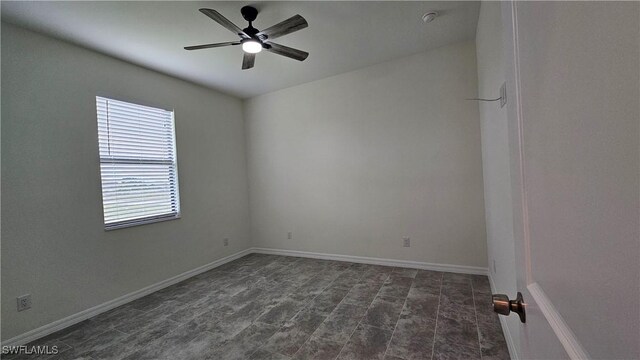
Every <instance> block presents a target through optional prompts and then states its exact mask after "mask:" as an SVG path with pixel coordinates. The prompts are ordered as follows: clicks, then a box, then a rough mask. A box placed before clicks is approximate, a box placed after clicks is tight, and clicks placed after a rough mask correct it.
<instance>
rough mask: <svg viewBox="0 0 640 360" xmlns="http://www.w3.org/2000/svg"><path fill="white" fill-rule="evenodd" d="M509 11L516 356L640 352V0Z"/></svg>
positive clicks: (505, 7)
mask: <svg viewBox="0 0 640 360" xmlns="http://www.w3.org/2000/svg"><path fill="white" fill-rule="evenodd" d="M502 18H503V23H504V42H503V43H504V49H505V52H506V58H505V59H506V63H507V74H506V78H507V97H508V99H507V106H508V110H507V111H508V124H509V125H508V126H509V147H510V150H509V151H510V162H511V166H510V168H511V174H512V175H511V176H512V189H513V196H512V199H513V209H514V210H513V212H514V213H513V215H514V216H513V218H514V232H515V245H516V246H515V251H516V264H517V270H516V272H517V286H518V291H519V292H521V293H522V295H523V301H524V303H525V304H526V305H525V306H524V307H525V310H526V322H525V323H522V324H521V326H520V329H519V333H518V334H511V335H512V336H517V337H518V340H519V351H518V352H517V354H513V355H514V356H517V357H519V358H521V359H588V358H594V359H595V358H599V359H638V358H640V349H639V347H640V345H639V344H640V330H639V323H640V313H639V311H640V310H639V309H640V291H639V286H640V285H639V284H640V277H639V276H640V275H639V274H640V245H639V230H638V228H639V218H640V212H639V208H640V205H639V204H640V181H639V177H640V176H639V173H640V141H639V138H640V132H639V131H640V60H639V57H640V55H639V54H640V51H639V50H640V49H639V44H640V38H639V37H640V3H638V2H629V3H622V2H506V3H503V4H502ZM508 295H509V297H510V298H512V299H513V298H515V296H516V294H508ZM511 316H516V315H511Z"/></svg>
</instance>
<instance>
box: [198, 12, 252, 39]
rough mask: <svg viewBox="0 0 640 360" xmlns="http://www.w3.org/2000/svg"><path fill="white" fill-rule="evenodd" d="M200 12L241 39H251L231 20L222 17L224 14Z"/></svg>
mask: <svg viewBox="0 0 640 360" xmlns="http://www.w3.org/2000/svg"><path fill="white" fill-rule="evenodd" d="M200 12H201V13H203V14H205V15H207V16H208V17H210V18H211V19H212V20H213V21H215V22H217V23H218V24H220V25H222V26H224V27H226V28H227V29H229V31H231V32H233V33H234V34H237V35H239V36H240V37H244V38H248V37H249V35H247V34H246V33H245V32H244V31H242V29H240V28H239V27H238V26H237V25H236V24H234V23H232V22H231V21H229V19H227V18H226V17H224V16H222V14H220V13H219V12H217V11H215V10H213V9H200Z"/></svg>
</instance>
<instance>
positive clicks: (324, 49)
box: [1, 1, 480, 98]
mask: <svg viewBox="0 0 640 360" xmlns="http://www.w3.org/2000/svg"><path fill="white" fill-rule="evenodd" d="M246 4H247V3H244V2H233V1H230V2H215V1H213V2H212V1H209V2H202V1H199V2H182V1H171V2H155V1H154V2H144V1H142V2H120V1H104V2H103V1H100V2H90V1H87V2H85V1H81V2H75V1H74V2H71V1H69V2H29V1H25V2H13V1H2V3H1V6H2V19H3V21H7V22H10V23H13V24H17V25H19V26H23V27H26V28H29V29H33V30H36V31H39V32H43V33H46V34H50V35H52V36H55V37H58V38H62V39H64V40H67V41H70V42H73V43H76V44H79V45H81V46H85V47H87V48H90V49H94V50H97V51H100V52H103V53H105V54H108V55H111V56H114V57H117V58H120V59H123V60H126V61H129V62H132V63H134V64H138V65H141V66H144V67H147V68H150V69H154V70H157V71H160V72H164V73H167V74H170V75H173V76H176V77H179V78H182V79H185V80H188V81H191V82H195V83H198V84H201V85H204V86H207V87H210V88H214V89H217V90H220V91H222V92H225V93H229V94H232V95H235V96H238V97H241V98H248V97H252V96H256V95H259V94H263V93H266V92H270V91H274V90H278V89H282V88H286V87H289V86H293V85H298V84H302V83H305V82H309V81H313V80H318V79H321V78H325V77H328V76H332V75H337V74H340V73H344V72H347V71H351V70H355V69H358V68H362V67H365V66H369V65H373V64H377V63H380V62H384V61H388V60H391V59H395V58H400V57H404V56H408V55H411V54H415V53H419V52H422V51H425V50H428V49H432V48H436V47H440V46H443V45H446V44H450V43H454V42H458V41H463V40H468V39H473V38H474V37H475V30H476V23H477V21H478V11H479V7H480V5H479V3H478V2H449V1H437V2H429V1H421V2H412V1H407V2H402V1H388V2H364V1H353V2H351V1H350V2H342V1H326V2H323V1H283V2H258V3H251V4H252V5H254V6H256V7H257V8H258V9H259V11H260V13H259V14H258V18H257V20H256V21H255V22H254V24H253V25H254V26H255V27H256V28H258V29H264V28H267V27H269V26H271V25H273V24H276V23H278V22H280V21H282V20H284V19H287V18H289V17H291V16H293V15H295V14H300V15H302V16H303V17H305V18H306V19H307V21H308V23H309V27H308V28H306V29H303V30H300V31H298V32H296V33H293V34H289V35H286V36H284V37H282V38H279V39H278V40H277V41H276V42H278V43H280V44H282V45H287V46H290V47H294V48H299V49H301V50H305V51H307V52H309V53H310V55H309V57H308V58H307V60H305V61H304V62H298V61H295V60H291V59H289V58H285V57H282V56H278V55H275V54H272V53H268V52H262V53H260V54H258V56H257V57H256V66H255V67H254V68H253V69H250V70H244V71H243V70H241V69H240V66H241V63H242V49H241V48H240V47H239V46H233V47H226V48H217V49H205V50H197V51H186V50H183V47H184V46H187V45H197V44H205V43H212V42H222V41H233V40H237V36H236V35H234V34H232V33H231V32H229V31H228V30H227V29H225V28H223V27H222V26H220V25H218V24H217V23H215V22H213V21H212V20H211V19H209V18H208V17H206V16H205V15H203V14H201V13H200V12H199V11H198V9H199V8H203V7H206V8H212V9H215V10H217V11H218V12H220V13H221V14H222V15H224V16H225V17H227V18H228V19H229V20H231V21H232V22H234V23H235V24H237V25H238V26H240V27H241V28H244V27H246V25H247V23H246V21H245V20H244V19H243V18H242V16H241V15H240V8H241V7H242V6H243V5H246ZM428 10H436V11H438V12H439V13H440V16H439V17H438V18H437V19H436V20H435V21H433V22H431V23H429V24H424V23H423V22H422V15H423V14H424V13H425V12H427V11H428Z"/></svg>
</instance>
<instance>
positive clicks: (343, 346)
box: [334, 270, 413, 359]
mask: <svg viewBox="0 0 640 360" xmlns="http://www.w3.org/2000/svg"><path fill="white" fill-rule="evenodd" d="M392 273H393V270H391V272H389V275H388V276H387V278H386V279H385V280H384V282H383V283H382V286H380V289H378V292H377V293H376V296H374V297H373V299H372V300H371V303H369V306H367V311H365V312H364V315H362V317H361V318H360V321H358V324H357V325H356V326H355V327H354V328H353V331H352V332H351V334H349V338H348V339H347V341H346V342H345V343H344V345H342V347H341V348H340V351H339V352H338V355H336V357H335V358H334V359H337V358H339V357H340V354H342V351H343V350H344V348H345V347H346V346H347V344H349V341H351V337H352V336H353V334H354V333H355V332H356V330H357V329H358V326H360V324H361V323H362V319H364V317H365V316H366V315H367V313H368V312H369V309H370V308H371V304H373V302H374V301H375V299H376V298H377V297H378V295H380V291H382V288H383V287H384V284H385V283H386V282H387V280H389V278H390V277H391V274H392ZM412 283H413V282H412ZM345 296H346V295H345ZM343 300H344V299H343ZM341 302H342V301H341ZM405 302H406V300H405ZM396 325H397V321H396ZM389 341H391V339H389ZM388 346H389V344H388V343H387V347H388ZM384 351H385V353H386V352H387V349H384Z"/></svg>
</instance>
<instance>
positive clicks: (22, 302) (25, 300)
mask: <svg viewBox="0 0 640 360" xmlns="http://www.w3.org/2000/svg"><path fill="white" fill-rule="evenodd" d="M27 309H31V294H26V295H22V296H18V311H24V310H27Z"/></svg>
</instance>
